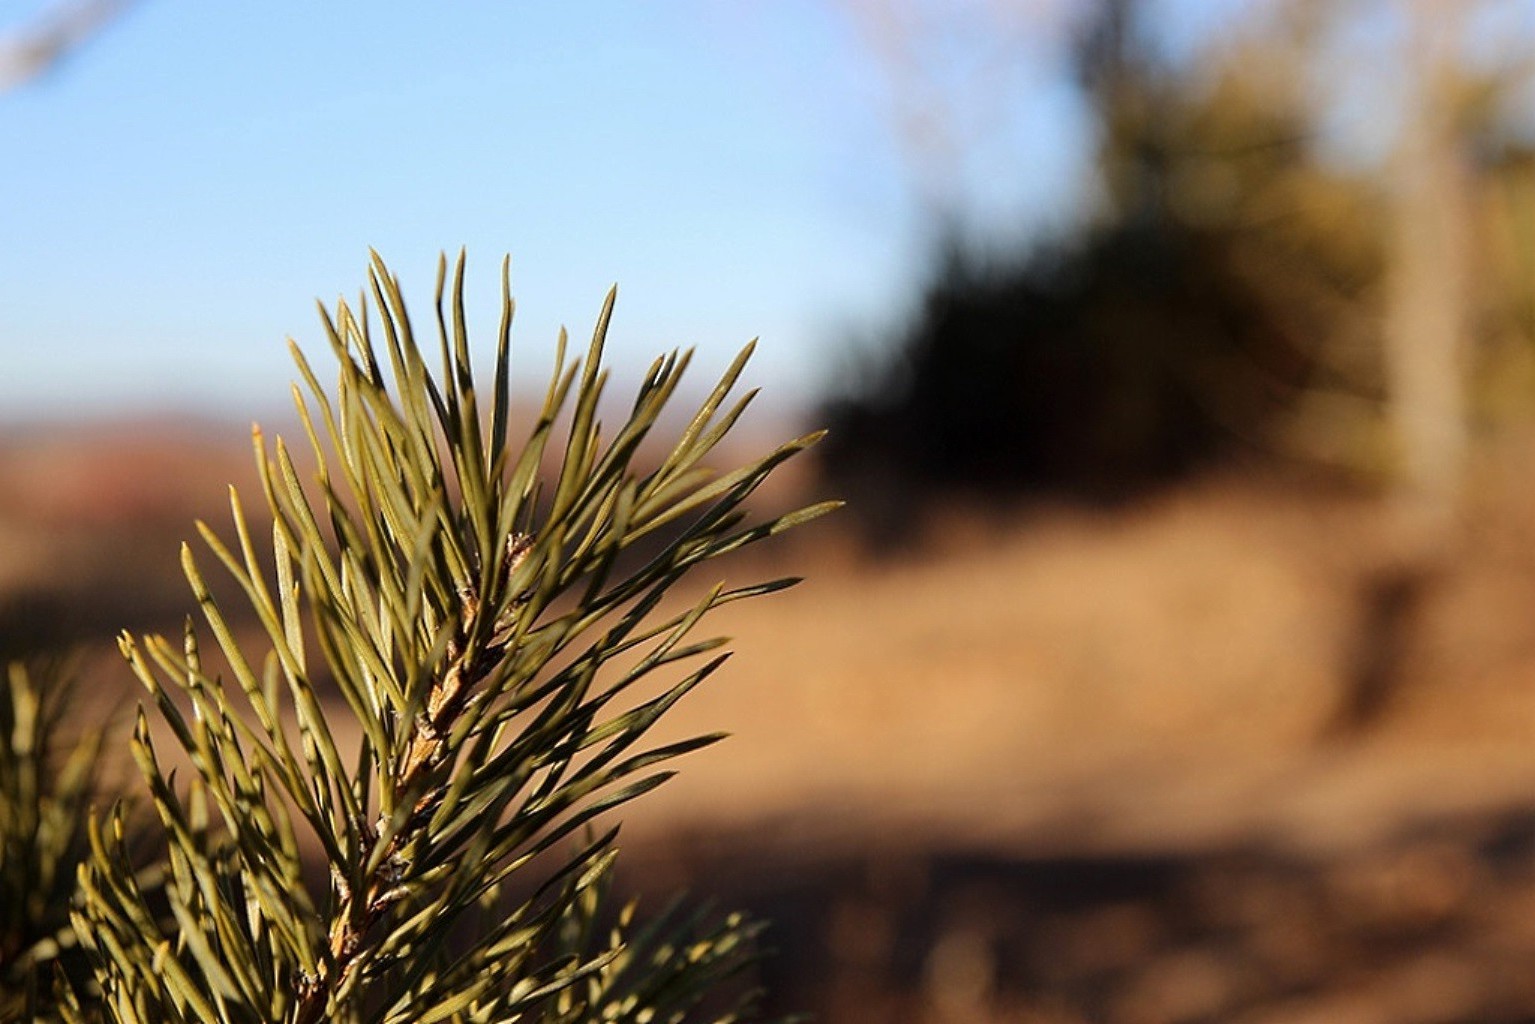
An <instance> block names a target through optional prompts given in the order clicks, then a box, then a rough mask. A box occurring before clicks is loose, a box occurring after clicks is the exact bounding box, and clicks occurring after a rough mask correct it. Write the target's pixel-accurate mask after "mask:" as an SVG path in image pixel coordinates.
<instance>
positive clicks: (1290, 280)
mask: <svg viewBox="0 0 1535 1024" xmlns="http://www.w3.org/2000/svg"><path fill="white" fill-rule="evenodd" d="M1130 13H1131V12H1130V9H1129V7H1128V6H1127V5H1125V4H1107V5H1104V6H1102V7H1101V8H1100V15H1101V16H1100V19H1099V20H1098V22H1097V23H1096V24H1095V25H1094V26H1092V27H1091V29H1090V30H1089V31H1088V32H1087V33H1086V34H1085V37H1084V41H1083V43H1082V45H1081V47H1080V51H1079V56H1078V60H1077V65H1078V68H1079V73H1080V78H1081V81H1082V83H1083V88H1084V90H1085V92H1086V94H1087V95H1088V96H1089V97H1090V98H1091V101H1092V107H1093V109H1094V110H1095V111H1096V112H1097V115H1098V118H1099V120H1100V122H1101V125H1102V133H1103V134H1102V143H1101V146H1100V152H1099V160H1098V165H1099V169H1100V175H1101V182H1102V192H1103V199H1102V203H1101V206H1100V210H1099V212H1098V215H1097V216H1096V217H1095V218H1094V220H1093V221H1092V222H1091V223H1090V224H1088V225H1087V226H1086V227H1085V229H1084V230H1083V231H1082V232H1081V234H1080V237H1078V238H1077V239H1075V240H1073V241H1070V242H1064V243H1053V244H1050V245H1047V246H1044V247H1031V246H1030V245H1029V243H1028V241H1026V240H1024V241H1020V242H1019V243H1018V245H1017V247H1016V249H1015V250H1014V255H1010V256H1009V255H1003V256H997V255H995V254H991V255H987V254H984V253H983V252H982V251H981V248H980V247H979V246H975V245H973V244H970V243H969V242H967V241H966V240H965V239H964V238H963V237H962V232H961V230H959V229H955V230H953V231H951V232H950V233H949V235H948V241H947V243H946V245H945V247H944V249H943V252H942V255H941V256H940V258H939V259H938V260H937V262H936V272H935V274H934V276H933V277H932V278H931V279H930V281H929V283H928V284H927V286H926V292H925V296H924V299H923V302H922V305H921V307H920V310H919V312H918V315H917V316H916V317H915V318H914V320H913V321H912V323H911V324H910V326H909V327H908V328H907V329H906V330H905V332H904V333H903V335H902V336H901V337H900V338H899V339H898V341H897V344H896V345H895V347H894V349H893V350H892V353H893V354H892V357H891V358H890V359H889V361H888V362H885V363H883V364H878V365H875V366H873V367H869V368H866V372H864V373H861V374H859V375H858V381H857V382H856V383H855V384H854V386H853V388H852V389H851V390H850V391H849V392H848V393H846V394H845V395H843V396H842V397H840V398H839V399H837V400H836V401H835V402H833V403H832V408H831V409H830V410H828V412H829V414H830V416H831V417H832V419H833V422H834V430H833V433H832V438H833V441H832V443H831V445H830V446H829V448H828V450H827V452H826V459H827V465H828V466H829V467H830V468H831V469H832V471H834V472H838V473H841V474H843V475H847V476H851V477H853V478H855V479H857V478H862V479H863V480H864V481H865V482H866V483H868V484H869V486H868V487H867V488H866V490H867V491H869V492H871V494H870V495H866V499H870V497H871V495H872V494H873V493H878V492H880V491H888V490H889V489H890V488H891V486H892V485H893V484H897V483H898V484H899V485H900V486H899V487H897V489H898V490H900V491H901V492H902V493H903V494H907V495H909V494H910V493H911V485H916V486H917V488H918V489H919V490H926V489H928V488H933V487H942V488H946V489H947V488H954V487H959V488H962V489H964V488H970V489H978V490H981V491H984V492H985V493H990V494H996V493H1018V492H1037V491H1041V490H1044V491H1055V492H1064V493H1067V494H1072V495H1077V496H1091V497H1115V496H1121V495H1124V494H1127V493H1132V492H1134V491H1135V490H1137V489H1140V488H1142V487H1145V486H1147V485H1149V484H1153V483H1157V482H1161V481H1166V480H1168V479H1172V478H1176V477H1177V476H1179V475H1180V474H1182V473H1184V472H1186V471H1188V470H1190V469H1192V468H1195V467H1197V466H1200V465H1204V464H1207V463H1209V462H1210V461H1211V460H1213V459H1216V458H1219V457H1221V456H1223V455H1228V454H1231V453H1233V452H1237V451H1241V450H1264V451H1271V450H1274V449H1276V448H1280V449H1282V448H1285V447H1287V446H1289V445H1291V444H1293V442H1294V439H1293V438H1291V437H1288V436H1286V434H1285V431H1286V426H1285V415H1284V414H1285V413H1287V412H1289V411H1291V410H1293V409H1294V408H1295V407H1296V406H1297V405H1298V404H1299V403H1300V402H1301V401H1302V396H1307V395H1310V394H1311V393H1313V392H1315V391H1318V390H1319V389H1320V390H1324V391H1327V392H1330V393H1331V394H1333V395H1335V396H1338V395H1341V396H1345V397H1346V398H1347V399H1348V400H1349V403H1351V404H1353V405H1362V404H1364V403H1361V402H1359V399H1360V398H1361V397H1364V398H1374V397H1378V391H1379V382H1378V380H1377V379H1372V375H1371V373H1370V372H1369V371H1370V366H1369V360H1368V359H1367V358H1362V349H1363V348H1364V346H1362V345H1360V344H1359V339H1358V335H1359V334H1360V333H1361V329H1362V325H1361V324H1360V322H1359V318H1358V316H1357V313H1356V312H1355V311H1356V310H1357V300H1358V299H1359V296H1360V294H1361V292H1362V290H1364V289H1366V288H1368V287H1369V286H1370V284H1371V282H1372V281H1373V280H1374V279H1375V278H1376V277H1377V276H1378V273H1379V266H1380V247H1379V237H1380V228H1379V223H1380V216H1381V213H1380V209H1379V204H1378V203H1377V202H1373V201H1372V199H1371V197H1370V195H1369V193H1368V192H1367V190H1365V189H1363V188H1362V187H1360V185H1359V183H1358V182H1357V181H1355V180H1352V179H1351V178H1349V177H1348V176H1347V175H1345V174H1342V173H1340V172H1335V171H1331V170H1329V169H1327V168H1325V167H1324V166H1322V165H1321V164H1319V163H1318V162H1317V161H1316V160H1314V159H1313V158H1312V156H1311V154H1310V151H1309V149H1308V146H1307V139H1308V134H1309V124H1308V119H1307V116H1306V111H1305V109H1304V100H1305V96H1304V91H1303V90H1302V89H1301V88H1300V86H1299V83H1298V81H1297V80H1296V79H1295V77H1294V76H1293V75H1291V74H1290V73H1289V70H1288V67H1287V65H1286V64H1285V63H1284V62H1283V61H1282V60H1280V59H1268V60H1264V61H1262V62H1259V63H1254V62H1252V61H1251V60H1242V61H1231V62H1229V63H1226V64H1222V65H1221V66H1219V67H1218V68H1216V69H1213V70H1209V69H1200V71H1201V72H1202V73H1201V74H1197V75H1196V74H1193V73H1191V72H1190V71H1189V70H1188V69H1185V68H1181V67H1176V66H1173V65H1169V64H1168V63H1167V62H1165V61H1163V60H1161V59H1160V58H1159V57H1158V56H1157V54H1156V53H1155V52H1154V51H1153V48H1152V47H1151V46H1150V45H1149V44H1148V37H1147V36H1146V35H1145V34H1144V33H1143V32H1141V31H1138V30H1137V27H1136V25H1135V23H1134V21H1133V19H1132V18H1131V17H1130ZM1338 404H1340V405H1341V404H1345V403H1343V402H1339V403H1338ZM1350 457H1351V458H1352V457H1353V454H1352V453H1351V454H1350ZM875 504H877V500H875ZM867 507H871V506H869V504H868V503H867V500H866V508H867ZM891 511H894V510H891ZM887 518H889V519H891V522H893V517H887ZM887 525H889V524H887Z"/></svg>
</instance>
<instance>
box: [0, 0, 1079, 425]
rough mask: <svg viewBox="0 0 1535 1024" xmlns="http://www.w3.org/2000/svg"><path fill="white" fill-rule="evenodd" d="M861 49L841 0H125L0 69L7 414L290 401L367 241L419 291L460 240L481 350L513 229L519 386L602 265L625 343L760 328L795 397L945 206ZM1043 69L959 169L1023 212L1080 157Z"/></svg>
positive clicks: (578, 333) (870, 52)
mask: <svg viewBox="0 0 1535 1024" xmlns="http://www.w3.org/2000/svg"><path fill="white" fill-rule="evenodd" d="M1045 6H1047V7H1048V5H1045ZM38 9H41V7H40V5H38V4H21V5H11V6H10V12H11V13H9V14H8V15H7V16H6V17H7V19H8V20H7V21H5V22H0V31H4V30H6V29H8V28H12V27H14V24H16V23H18V21H19V18H21V17H24V16H25V15H26V14H27V13H28V12H29V11H33V12H35V11H36V10H38ZM18 10H19V11H20V15H18V14H17V13H16V12H17V11H18ZM875 52H876V48H875V47H871V46H870V45H869V41H868V39H867V38H866V35H865V34H861V33H860V26H859V24H858V23H857V22H856V20H855V18H854V17H853V16H851V15H850V14H849V5H848V4H845V3H840V2H836V0H826V2H814V0H771V2H769V0H756V2H752V0H731V2H726V0H716V2H709V0H676V2H665V3H635V2H596V0H575V2H568V3H559V4H553V3H549V4H536V3H506V2H504V0H498V2H474V0H463V2H455V3H451V4H377V3H373V4H363V3H354V2H346V0H333V2H327V3H324V4H313V3H300V2H296V0H295V2H284V0H271V2H267V3H261V4H224V3H213V4H210V3H204V2H200V0H144V2H142V3H141V4H139V5H137V6H136V7H134V8H133V9H131V10H130V11H129V12H128V13H127V14H126V15H124V16H123V17H121V18H120V19H119V20H118V21H116V22H114V23H112V24H111V25H109V26H108V27H107V28H106V29H105V30H103V31H102V32H101V33H100V34H99V35H98V36H96V37H95V38H93V39H91V40H90V42H89V43H88V44H87V45H86V46H84V47H83V48H82V49H80V50H79V51H78V52H77V53H75V54H74V55H73V56H72V57H71V58H70V59H69V60H68V61H66V62H65V63H64V64H63V65H61V66H60V67H58V68H57V69H55V70H54V71H53V72H51V73H50V74H48V75H47V76H45V77H44V78H41V79H39V80H36V81H33V82H29V83H26V84H24V85H23V86H21V87H18V88H16V89H13V90H11V91H9V92H5V93H0V153H3V154H4V159H3V160H0V419H3V420H10V421H15V420H18V419H27V418H34V417H39V416H44V417H50V418H52V417H76V416H81V415H102V414H117V413H125V412H145V411H166V410H172V411H175V410H183V411H188V412H194V413H208V412H213V413H218V414H223V415H228V416H231V417H234V418H238V419H248V418H251V417H256V416H260V415H262V414H263V413H264V412H268V411H270V410H273V409H281V408H283V407H284V406H283V405H282V404H280V403H285V402H286V395H287V381H288V380H289V379H290V378H291V377H292V373H291V368H290V364H289V362H288V357H287V354H286V351H285V346H284V345H283V341H284V339H285V338H286V337H288V336H290V335H291V336H293V337H295V338H297V339H298V340H299V342H300V344H301V345H304V346H305V347H306V348H307V349H309V350H310V351H312V352H318V351H319V350H320V349H321V347H322V342H321V341H320V339H319V337H318V328H317V326H316V325H317V321H316V316H315V312H314V301H315V299H316V298H322V299H324V300H326V301H331V300H333V299H334V298H335V297H337V296H338V295H340V294H347V295H355V294H356V292H357V289H358V288H359V286H360V285H361V283H362V281H363V273H364V269H365V266H366V259H367V250H368V247H370V246H373V247H376V248H377V249H378V250H379V251H380V252H381V253H382V254H383V256H384V257H385V258H386V259H387V260H388V261H389V262H390V264H391V266H392V267H393V269H394V270H395V272H396V273H397V274H398V275H399V276H400V277H401V278H402V279H403V281H404V284H405V286H406V290H407V295H408V296H409V297H411V298H413V299H414V300H415V301H414V305H415V308H416V309H417V310H418V312H420V313H424V312H426V309H427V304H428V303H429V302H430V298H431V288H432V276H433V272H434V267H435V262H436V258H437V254H438V252H439V251H440V250H443V249H448V250H450V251H454V250H457V249H458V248H459V247H460V246H465V247H467V249H468V251H469V258H470V271H469V273H470V278H469V279H470V285H471V304H472V306H473V307H474V309H475V310H478V315H477V316H475V317H474V319H475V321H476V323H477V324H478V325H480V327H481V328H482V338H483V340H484V341H485V343H486V344H489V337H490V334H491V328H492V327H493V324H494V318H495V314H496V288H497V283H496V275H497V265H498V263H499V261H500V258H501V256H502V254H503V253H510V254H511V255H512V260H513V287H514V291H515V293H516V295H517V297H518V303H519V313H518V321H517V324H518V326H517V333H516V338H517V342H518V344H519V346H520V348H521V349H522V350H523V351H524V352H525V353H526V356H525V358H524V359H523V360H522V361H521V364H520V370H521V372H523V373H524V374H525V375H526V376H525V377H524V378H523V379H524V380H525V381H526V382H528V383H530V384H534V385H536V384H537V383H540V382H541V380H542V377H543V374H544V373H545V370H546V365H547V352H548V351H549V349H550V345H551V342H552V339H553V337H554V334H555V331H556V330H557V328H558V326H559V325H560V324H562V323H563V324H567V325H568V326H569V327H570V329H571V332H572V334H573V335H574V336H575V337H577V338H583V337H584V336H586V335H587V333H588V332H589V330H590V325H591V323H592V320H593V318H594V316H595V314H596V312H597V309H598V307H599V305H600V302H601V299H602V296H603V294H604V292H605V291H606V289H607V287H608V286H609V285H610V284H612V283H615V282H616V283H617V284H618V285H619V306H618V316H617V319H616V321H615V326H614V332H613V340H612V348H611V353H612V357H613V359H614V361H615V363H616V364H618V365H619V366H620V367H625V366H628V367H632V368H633V371H634V372H636V373H637V372H638V371H639V370H640V369H642V368H643V366H644V365H645V364H646V363H648V362H649V360H650V358H651V357H652V356H654V355H656V354H658V353H659V352H660V351H662V350H665V349H668V348H670V347H672V346H676V345H694V346H697V347H698V348H699V349H700V350H701V356H702V363H703V367H704V369H705V370H707V371H712V370H714V369H717V368H719V367H721V366H723V364H724V363H725V362H726V361H727V360H728V358H729V356H730V355H731V354H733V352H734V351H735V350H736V349H737V348H738V347H739V346H740V345H741V344H743V343H745V342H746V341H747V340H749V339H750V338H752V337H754V336H761V338H762V344H761V348H760V351H759V357H758V360H757V364H756V368H755V370H754V371H753V374H752V375H753V379H754V380H755V381H756V382H758V383H762V384H765V385H766V386H767V388H768V393H767V395H766V396H765V397H766V399H767V401H768V402H770V403H771V404H772V405H773V406H774V407H776V408H780V409H783V410H791V411H792V410H793V409H794V408H796V407H799V406H803V405H805V404H806V403H807V402H808V401H810V400H812V399H813V398H814V396H815V393H816V390H817V388H818V387H819V385H820V381H821V380H822V379H823V378H824V376H825V375H826V374H827V373H828V372H830V371H831V370H833V369H835V368H836V367H837V366H839V365H840V363H841V355H840V350H841V347H842V346H844V345H845V343H846V341H847V338H848V337H849V336H850V335H852V334H863V335H867V334H869V333H870V332H871V331H872V332H877V331H878V329H879V327H880V326H881V325H884V324H889V323H894V322H896V320H897V319H898V314H899V311H900V309H902V308H904V306H905V304H906V303H908V302H909V301H910V295H909V292H910V291H911V289H912V287H913V282H914V281H915V280H916V275H917V273H918V270H919V267H920V258H921V254H922V243H923V241H924V238H925V232H926V231H927V230H928V229H929V228H930V224H929V223H928V218H927V214H928V211H929V207H928V206H927V205H925V199H927V198H930V197H928V196H926V195H925V193H924V189H923V186H922V183H921V181H920V180H919V179H920V178H921V174H920V173H919V172H918V171H916V170H914V167H913V160H912V159H911V152H910V150H909V148H907V147H906V144H905V143H904V142H903V139H902V133H901V130H900V125H899V123H898V122H899V118H898V117H896V116H893V110H894V107H895V105H896V104H897V103H898V102H899V97H898V96H896V95H895V93H893V91H892V89H891V79H890V74H889V68H888V66H885V65H882V64H881V62H880V60H879V59H878V57H877V56H876V55H875ZM1041 83H1045V84H1046V85H1047V82H1046V78H1045V77H1042V76H1040V75H1034V76H1032V77H1030V76H1024V78H1023V79H1021V80H1019V81H1018V82H1014V83H1010V85H1009V88H1016V89H1017V90H1019V101H1018V103H1017V104H1016V105H1013V104H1011V102H1010V101H1007V102H1006V106H1005V113H1006V121H1007V123H1008V124H1009V125H1010V126H1011V128H1010V129H1009V131H1010V132H1011V134H1010V135H1008V137H1007V138H1006V139H1004V140H1003V142H1002V143H996V142H995V141H994V142H993V143H992V144H991V145H990V146H989V147H988V148H986V149H985V150H984V151H982V152H981V154H980V156H979V158H978V159H979V161H980V162H979V164H974V163H972V164H971V165H969V166H967V167H965V168H963V169H962V171H960V172H957V174H958V177H960V178H964V177H965V176H968V179H969V180H970V181H971V182H972V184H973V183H974V182H976V181H979V182H985V183H989V186H990V187H989V190H988V189H978V190H977V192H978V194H979V196H980V198H979V199H978V200H977V201H978V202H980V203H982V204H983V205H985V204H995V206H996V209H997V210H999V211H1005V215H1006V216H1008V217H1028V216H1035V215H1039V216H1048V215H1051V214H1052V213H1054V212H1058V210H1052V204H1054V205H1058V204H1059V202H1060V200H1059V196H1060V194H1061V192H1062V190H1063V188H1064V187H1065V186H1067V185H1069V184H1070V182H1071V181H1073V180H1074V179H1076V178H1079V177H1080V175H1081V173H1082V167H1081V158H1082V153H1083V151H1084V142H1083V139H1082V137H1081V129H1080V128H1076V129H1074V128H1073V118H1072V111H1071V110H1070V109H1069V108H1070V99H1069V97H1064V96H1063V94H1061V92H1060V90H1059V89H1056V90H1055V91H1054V92H1052V91H1051V89H1050V88H1048V87H1041ZM1004 100H1006V97H1004ZM1015 115H1016V116H1015ZM1073 131H1075V132H1076V134H1075V135H1074V134H1073ZM956 187H966V188H969V187H971V186H969V185H963V186H956ZM982 213H983V216H984V210H983V211H982Z"/></svg>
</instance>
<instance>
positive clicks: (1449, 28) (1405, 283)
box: [1334, 0, 1475, 734]
mask: <svg viewBox="0 0 1535 1024" xmlns="http://www.w3.org/2000/svg"><path fill="white" fill-rule="evenodd" d="M1403 9H1404V10H1405V11H1406V12H1407V15H1408V17H1409V18H1410V19H1411V20H1412V24H1411V25H1410V34H1409V41H1408V44H1407V47H1406V51H1407V52H1405V53H1404V54H1403V57H1404V60H1403V69H1404V72H1405V74H1404V76H1403V77H1404V78H1405V80H1406V82H1405V95H1404V96H1403V97H1402V101H1403V103H1402V106H1403V124H1402V133H1401V137H1400V139H1399V141H1398V144H1397V149H1396V152H1395V153H1394V154H1393V155H1392V159H1391V163H1390V164H1389V166H1388V168H1387V181H1386V186H1387V188H1388V189H1389V193H1390V195H1389V201H1390V204H1391V205H1390V227H1389V232H1390V234H1389V236H1388V239H1387V244H1388V249H1387V280H1386V294H1385V310H1384V324H1383V326H1384V337H1383V357H1384V362H1385V377H1386V387H1387V403H1388V405H1387V416H1388V421H1389V425H1390V428H1391V432H1392V440H1393V442H1394V445H1395V453H1394V454H1395V456H1396V463H1395V471H1396V476H1395V479H1394V483H1393V488H1392V494H1391V501H1390V505H1389V507H1388V509H1387V524H1386V525H1387V529H1388V532H1389V535H1390V538H1391V540H1392V541H1393V542H1394V543H1393V544H1392V551H1391V554H1390V555H1389V556H1388V557H1387V558H1386V559H1385V561H1384V562H1383V563H1381V564H1380V565H1378V566H1376V568H1375V570H1374V571H1373V572H1371V573H1370V574H1368V576H1367V578H1366V579H1365V580H1364V581H1363V584H1362V586H1361V590H1360V611H1359V615H1360V618H1359V624H1358V629H1357V635H1356V641H1357V643H1356V648H1355V651H1354V657H1353V664H1352V665H1351V667H1350V670H1349V681H1348V688H1347V690H1346V691H1345V693H1344V695H1343V702H1342V704H1341V706H1340V707H1339V709H1338V715H1337V718H1336V720H1335V723H1334V724H1335V728H1336V731H1338V732H1341V733H1343V734H1356V733H1358V732H1359V731H1360V730H1362V729H1365V728H1368V727H1369V726H1371V725H1373V724H1375V722H1377V721H1378V720H1379V719H1380V718H1381V717H1382V715H1384V714H1385V713H1386V712H1387V711H1388V710H1389V708H1390V705H1391V703H1392V701H1393V700H1394V699H1395V697H1396V694H1397V692H1398V691H1399V690H1400V688H1401V685H1402V682H1403V679H1402V671H1403V669H1404V668H1405V662H1406V659H1407V658H1408V657H1409V656H1410V650H1411V647H1412V643H1411V638H1412V635H1413V633H1414V631H1415V629H1416V623H1417V621H1418V620H1419V618H1420V617H1421V613H1422V609H1423V606H1424V603H1425V600H1426V599H1427V598H1428V597H1429V596H1430V595H1431V594H1432V592H1433V590H1434V586H1435V583H1436V582H1437V581H1438V580H1439V579H1440V578H1441V577H1442V574H1443V572H1444V571H1445V570H1446V569H1447V568H1448V567H1449V565H1450V564H1451V561H1452V560H1453V558H1454V555H1455V550H1456V547H1457V545H1458V543H1459V540H1460V529H1459V511H1460V499H1461V490H1462V483H1463V479H1462V478H1463V475H1464V472H1465V464H1466V456H1467V448H1468V442H1469V437H1468V424H1469V416H1468V408H1467V405H1468V395H1467V365H1468V356H1469V352H1468V349H1469V344H1470V341H1469V337H1468V335H1469V330H1470V326H1471V306H1472V300H1473V297H1472V273H1473V270H1472V263H1473V239H1472V237H1471V232H1472V226H1471V225H1472V218H1473V188H1474V185H1475V182H1474V178H1473V173H1472V168H1471V167H1470V163H1469V160H1468V156H1467V152H1466V143H1465V139H1464V132H1463V126H1462V124H1461V121H1460V116H1459V115H1460V112H1459V111H1458V110H1457V108H1456V104H1457V97H1456V91H1457V89H1456V79H1455V73H1456V61H1457V57H1458V55H1457V54H1456V52H1455V47H1456V46H1457V45H1459V44H1460V42H1461V41H1462V35H1461V31H1460V30H1461V27H1462V26H1461V19H1462V18H1463V17H1464V14H1465V5H1464V4H1462V3H1461V0H1410V2H1409V3H1407V4H1404V5H1403Z"/></svg>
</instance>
